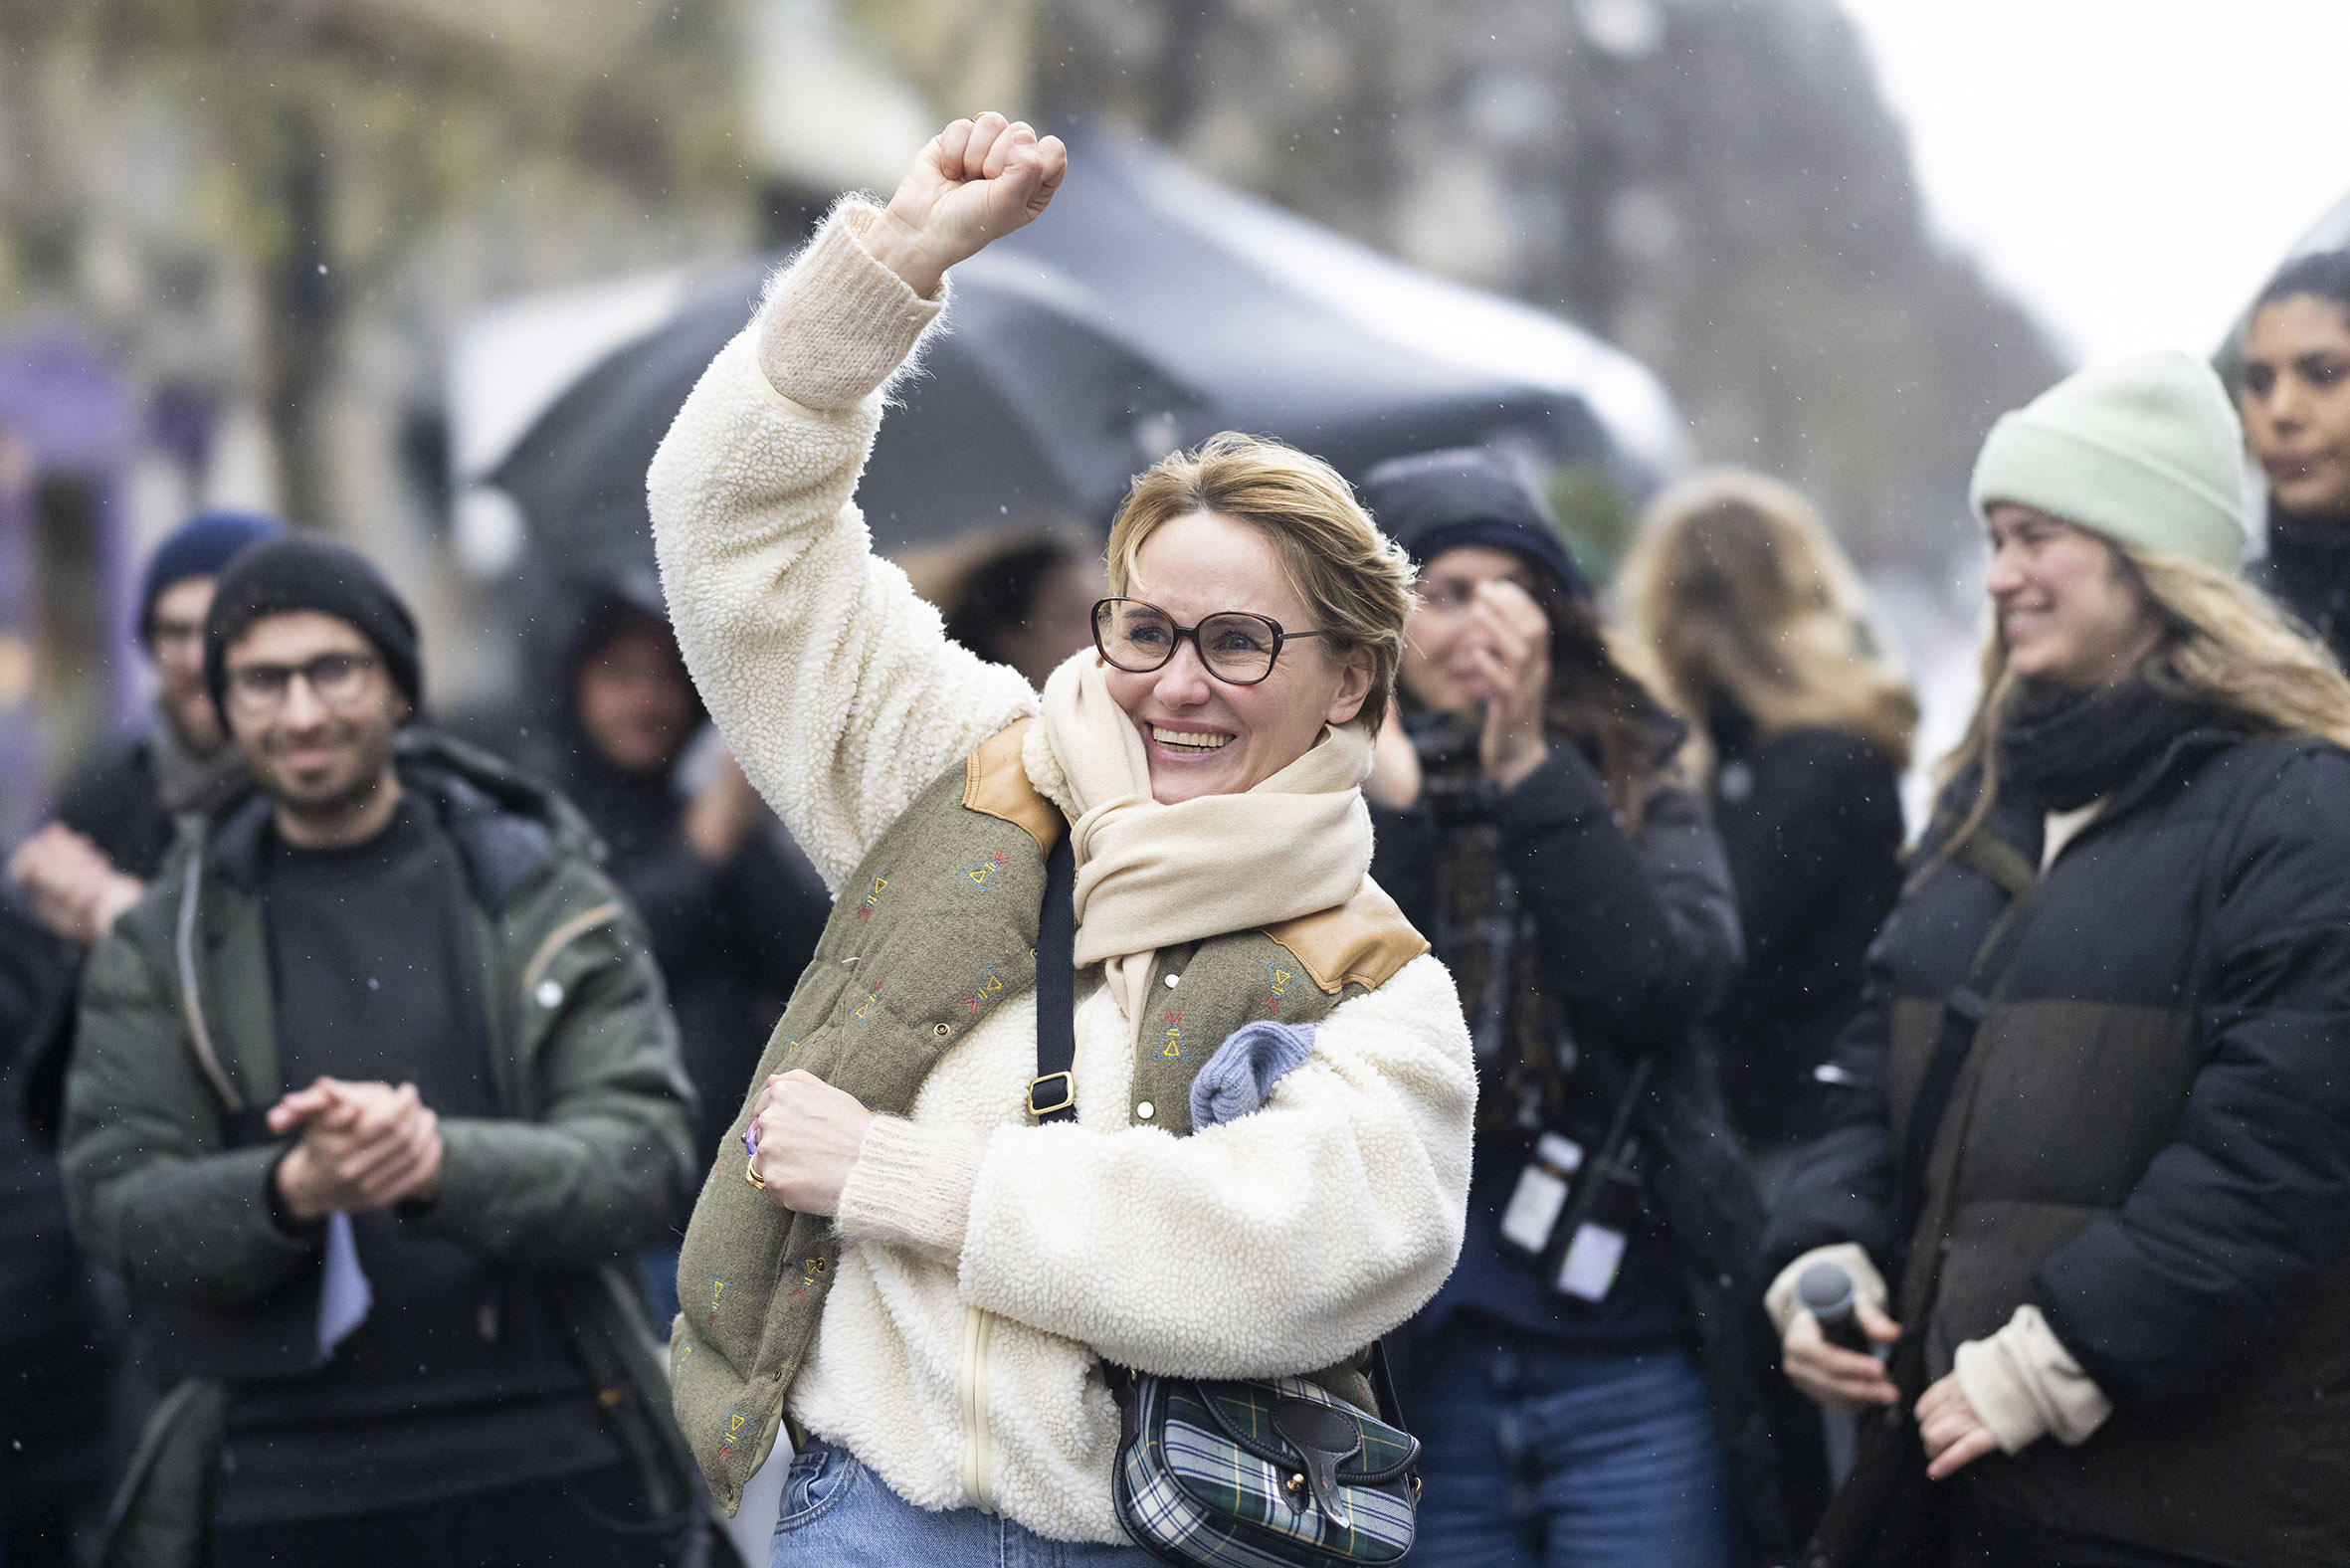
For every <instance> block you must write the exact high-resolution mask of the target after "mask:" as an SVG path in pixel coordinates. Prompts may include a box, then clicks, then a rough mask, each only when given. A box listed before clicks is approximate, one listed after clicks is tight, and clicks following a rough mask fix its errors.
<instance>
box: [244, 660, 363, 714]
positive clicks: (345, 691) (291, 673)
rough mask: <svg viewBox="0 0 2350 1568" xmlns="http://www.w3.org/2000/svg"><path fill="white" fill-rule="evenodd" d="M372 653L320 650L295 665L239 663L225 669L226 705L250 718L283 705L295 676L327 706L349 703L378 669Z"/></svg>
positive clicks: (354, 700)
mask: <svg viewBox="0 0 2350 1568" xmlns="http://www.w3.org/2000/svg"><path fill="white" fill-rule="evenodd" d="M382 666H383V661H382V660H380V659H378V658H376V657H375V656H374V655H373V654H344V653H334V654H320V655H319V656H318V657H317V658H315V659H312V660H308V661H306V662H305V663H302V664H298V665H265V664H253V665H239V666H237V667H236V668H235V669H233V670H231V671H229V673H228V688H229V692H228V695H229V706H231V707H233V708H235V709H236V710H237V711H238V712H240V713H242V714H245V715H246V716H247V717H250V718H261V717H265V716H267V715H269V714H271V713H275V712H276V711H278V709H279V708H281V707H284V706H285V705H286V697H287V693H288V692H290V691H292V690H293V689H294V678H295V677H297V676H298V677H299V678H300V679H301V683H302V685H304V686H308V687H309V688H310V694H311V695H312V696H314V697H316V698H317V699H318V700H319V701H320V702H323V703H324V704H325V705H326V706H328V707H349V706H350V705H351V704H352V703H354V702H357V701H358V700H359V699H360V698H361V697H362V696H364V695H365V694H366V691H367V684H368V683H367V678H368V677H369V676H370V675H372V674H373V673H374V672H375V671H377V670H379V669H381V668H382Z"/></svg>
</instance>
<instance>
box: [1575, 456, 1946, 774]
mask: <svg viewBox="0 0 2350 1568" xmlns="http://www.w3.org/2000/svg"><path fill="white" fill-rule="evenodd" d="M1619 592H1620V594H1621V596H1622V603H1623V606H1624V610H1625V614H1626V617H1627V619H1628V620H1629V621H1630V623H1631V629H1632V632H1633V636H1634V637H1635V639H1636V640H1637V641H1638V643H1639V645H1640V647H1641V649H1642V651H1643V653H1644V654H1645V655H1646V659H1645V663H1646V665H1647V666H1648V668H1649V670H1650V672H1651V673H1652V674H1653V677H1654V680H1655V683H1656V685H1657V686H1658V688H1659V694H1660V695H1662V696H1663V697H1664V698H1665V701H1666V702H1667V703H1668V704H1669V705H1671V706H1672V708H1673V709H1674V710H1675V711H1677V712H1678V713H1679V714H1680V715H1681V716H1682V717H1683V718H1686V719H1688V720H1689V721H1690V722H1691V724H1692V726H1695V727H1697V728H1699V729H1700V730H1701V729H1702V726H1703V723H1704V719H1705V711H1706V708H1707V706H1708V705H1709V704H1710V702H1711V701H1712V700H1713V698H1714V697H1716V696H1717V695H1721V696H1728V697H1729V698H1731V699H1732V700H1733V701H1735V702H1736V703H1737V704H1738V705H1739V706H1740V707H1742V708H1744V709H1745V710H1746V711H1747V712H1748V713H1750V714H1752V715H1753V717H1754V721H1755V723H1756V724H1757V725H1758V726H1759V727H1760V728H1761V729H1762V731H1763V733H1764V734H1766V735H1775V734H1780V733H1783V732H1785V731H1787V730H1790V729H1800V728H1805V727H1809V726H1814V725H1818V726H1823V727H1826V728H1830V729H1841V730H1844V731H1846V732H1848V733H1850V734H1854V735H1858V736H1860V738H1861V739H1862V740H1863V741H1865V742H1866V743H1867V744H1868V745H1870V746H1872V747H1874V748H1875V749H1876V750H1877V751H1879V752H1882V753H1883V754H1884V756H1885V758H1886V759H1887V760H1888V761H1890V762H1891V763H1892V764H1893V767H1894V768H1895V769H1896V770H1899V769H1902V768H1906V767H1907V766H1908V765H1909V746H1910V741H1911V738H1912V737H1913V736H1914V735H1915V733H1916V730H1917V698H1916V696H1915V695H1914V694H1913V693H1912V692H1911V691H1910V689H1909V686H1908V684H1907V683H1906V682H1904V681H1903V680H1902V679H1901V678H1900V677H1899V676H1898V675H1896V674H1895V673H1894V672H1893V671H1892V670H1891V669H1889V668H1888V667H1887V666H1886V665H1885V663H1884V662H1883V661H1882V660H1881V659H1880V658H1879V657H1878V656H1877V654H1876V651H1875V648H1874V646H1873V644H1872V640H1871V639H1870V637H1869V634H1868V629H1867V625H1866V623H1865V621H1863V619H1862V618H1861V614H1860V602H1861V601H1860V582H1859V579H1858V578H1856V577H1855V575H1854V573H1853V568H1852V565H1851V563H1850V562H1848V561H1847V560H1846V559H1845V555H1844V552H1843V551H1842V550H1840V549H1838V548H1837V546H1836V541H1835V539H1833V538H1832V537H1830V535H1829V532H1828V527H1827V524H1825V523H1824V522H1822V521H1821V520H1820V514H1819V513H1818V512H1817V511H1815V510H1813V508H1812V506H1811V503H1810V502H1808V501H1806V500H1805V499H1804V498H1803V496H1801V495H1799V494H1797V493H1796V492H1795V490H1791V489H1789V488H1788V487H1787V486H1785V485H1782V484H1780V483H1779V482H1778V481H1776V480H1773V479H1768V478H1765V477H1764V476H1763V475H1760V474H1754V473H1750V472H1748V471H1746V470H1743V469H1713V470H1709V471H1707V472H1705V473H1702V474H1698V475H1695V476H1693V477H1691V478H1690V479H1687V480H1684V481H1682V482H1681V483H1680V484H1678V485H1675V486H1673V487H1672V488H1671V489H1669V490H1666V491H1665V493H1664V494H1662V495H1660V496H1658V497H1657V499H1656V501H1655V502H1654V503H1652V504H1651V506H1650V507H1649V510H1648V514H1647V516H1646V517H1645V518H1644V519H1643V520H1642V523H1641V532H1640V537H1639V539H1638V540H1637V541H1636V542H1635V544H1634V545H1633V549H1632V553H1631V555H1630V556H1629V557H1628V558H1627V559H1626V561H1625V563H1624V572H1623V576H1622V579H1621V586H1620V589H1619Z"/></svg>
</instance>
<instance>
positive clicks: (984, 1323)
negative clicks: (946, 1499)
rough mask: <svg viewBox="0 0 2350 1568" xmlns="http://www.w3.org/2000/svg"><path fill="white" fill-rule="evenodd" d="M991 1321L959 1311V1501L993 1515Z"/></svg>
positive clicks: (976, 1311)
mask: <svg viewBox="0 0 2350 1568" xmlns="http://www.w3.org/2000/svg"><path fill="white" fill-rule="evenodd" d="M993 1332H994V1320H993V1319H991V1318H990V1317H989V1316H988V1314H987V1313H986V1312H985V1311H983V1310H981V1309H980V1308H978V1307H976V1306H969V1305H966V1306H965V1307H964V1308H963V1376H962V1387H961V1390H960V1392H961V1394H962V1406H963V1499H964V1500H965V1501H966V1502H968V1503H969V1504H970V1505H971V1506H972V1507H974V1508H977V1509H978V1510H979V1511H980V1512H982V1513H993V1512H995V1511H996V1475H995V1468H996V1456H995V1441H994V1439H993V1438H992V1437H990V1436H989V1433H988V1428H987V1416H988V1364H987V1363H988V1340H989V1339H990V1337H991V1336H992V1334H993Z"/></svg>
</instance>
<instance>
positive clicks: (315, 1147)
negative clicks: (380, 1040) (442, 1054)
mask: <svg viewBox="0 0 2350 1568" xmlns="http://www.w3.org/2000/svg"><path fill="white" fill-rule="evenodd" d="M269 1122H270V1130H271V1131H272V1132H275V1133H277V1134H279V1135H280V1136H284V1135H285V1134H287V1133H289V1132H293V1131H294V1130H295V1129H297V1128H298V1129H300V1132H301V1138H300V1140H299V1141H298V1142H296V1143H295V1144H294V1147H293V1148H291V1149H289V1150H288V1151H287V1153H286V1157H285V1158H284V1159H282V1160H280V1161H279V1162H278V1178H277V1179H278V1191H279V1193H280V1195H281V1196H283V1197H284V1199H285V1200H286V1207H287V1209H288V1211H289V1212H291V1213H292V1214H293V1215H294V1218H295V1219H297V1220H303V1221H308V1220H316V1219H320V1218H322V1217H323V1216H325V1215H328V1214H333V1213H337V1212H339V1213H343V1214H358V1213H362V1212H364V1211H366V1210H369V1209H383V1208H389V1207H390V1206H391V1205H393V1204H395V1203H402V1202H406V1201H407V1200H409V1199H412V1198H413V1199H428V1200H429V1199H431V1198H433V1197H436V1196H437V1195H438V1194H439V1193H440V1190H441V1155H442V1143H441V1126H440V1118H439V1117H438V1116H436V1115H434V1114H433V1111H432V1109H431V1107H430V1106H428V1105H426V1104H425V1103H424V1101H423V1100H422V1099H421V1098H419V1097H418V1095H417V1092H416V1085H415V1084H413V1083H403V1084H401V1085H400V1086H399V1087H397V1088H394V1087H393V1086H392V1085H391V1084H389V1083H349V1082H345V1081H343V1080H342V1079H340V1078H319V1079H318V1080H317V1081H316V1082H314V1083H312V1084H311V1085H310V1086H309V1087H308V1088H304V1089H296V1090H294V1092H293V1093H290V1094H288V1095H286V1096H285V1097H284V1098H282V1099H280V1100H279V1101H278V1103H277V1104H275V1105H273V1106H271V1107H270V1114H269Z"/></svg>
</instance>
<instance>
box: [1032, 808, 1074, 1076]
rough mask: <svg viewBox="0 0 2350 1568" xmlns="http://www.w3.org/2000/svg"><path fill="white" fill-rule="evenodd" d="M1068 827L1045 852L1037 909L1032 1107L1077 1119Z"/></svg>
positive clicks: (1071, 870) (1071, 858) (1071, 864)
mask: <svg viewBox="0 0 2350 1568" xmlns="http://www.w3.org/2000/svg"><path fill="white" fill-rule="evenodd" d="M1069 839H1070V836H1069V834H1068V833H1066V832H1064V833H1063V834H1062V835H1061V837H1060V838H1058V839H1056V840H1054V841H1053V848H1052V850H1051V851H1050V852H1049V853H1048V854H1047V855H1046V856H1045V902H1044V907H1043V908H1042V909H1041V910H1039V911H1038V915H1037V1076H1036V1077H1035V1078H1032V1079H1031V1080H1030V1081H1029V1085H1028V1113H1029V1114H1030V1115H1032V1116H1034V1117H1035V1118H1036V1119H1037V1120H1038V1121H1040V1122H1046V1121H1075V1120H1077V1078H1076V1077H1075V1076H1074V1070H1075V1068H1076V1066H1077V852H1076V851H1075V850H1073V849H1072V848H1071V847H1070V842H1069Z"/></svg>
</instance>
